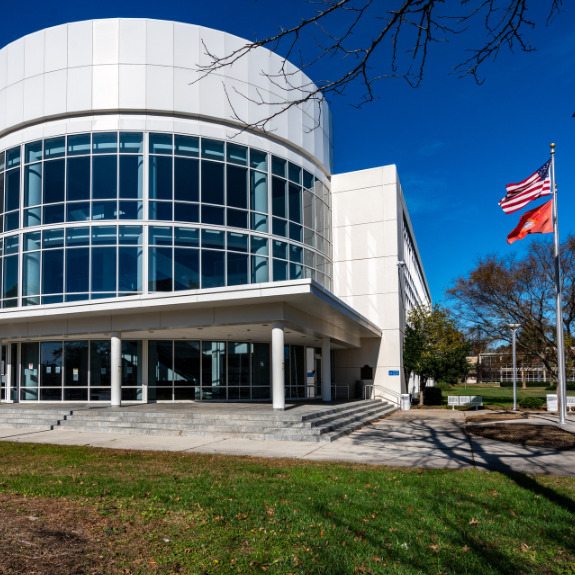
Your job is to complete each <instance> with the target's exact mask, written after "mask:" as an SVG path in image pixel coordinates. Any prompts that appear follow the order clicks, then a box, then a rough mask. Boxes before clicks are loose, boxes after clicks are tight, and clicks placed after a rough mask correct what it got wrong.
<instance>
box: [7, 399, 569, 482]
mask: <svg viewBox="0 0 575 575" xmlns="http://www.w3.org/2000/svg"><path fill="white" fill-rule="evenodd" d="M556 419H557V418H556V416H553V415H546V414H543V415H542V416H541V417H540V418H531V417H530V420H529V423H535V424H539V425H553V424H556V423H557V422H556ZM568 421H569V424H568V426H567V427H566V429H567V430H569V431H571V432H575V417H574V415H569V417H568ZM525 422H526V420H516V421H515V423H525ZM0 441H15V442H21V443H47V444H55V445H86V446H92V447H106V448H114V449H137V450H156V451H181V452H188V453H221V454H227V455H247V456H254V457H270V458H276V457H277V458H282V457H287V458H295V459H301V460H304V461H346V462H353V463H365V464H373V465H389V466H408V467H421V468H428V469H430V468H434V469H472V468H476V469H482V470H493V471H503V472H526V473H541V474H549V475H564V476H575V450H571V451H558V450H554V449H543V448H536V447H523V446H520V445H513V444H510V443H503V442H499V441H493V440H490V439H485V438H482V437H475V436H471V435H468V434H467V433H466V432H465V412H461V411H451V410H445V409H442V410H439V409H438V410H411V411H404V412H401V411H399V412H395V413H394V414H393V415H391V416H390V417H387V418H385V419H383V420H380V421H378V422H376V423H374V424H373V425H370V426H367V427H364V428H362V429H360V430H358V431H355V432H354V433H352V434H351V435H348V436H347V437H344V438H342V439H339V440H337V441H335V442H333V443H310V442H300V441H270V440H253V439H237V438H230V437H226V436H205V437H177V436H176V437H174V436H169V437H167V436H160V435H128V434H123V433H81V432H76V431H73V432H72V431H35V430H31V429H12V428H0Z"/></svg>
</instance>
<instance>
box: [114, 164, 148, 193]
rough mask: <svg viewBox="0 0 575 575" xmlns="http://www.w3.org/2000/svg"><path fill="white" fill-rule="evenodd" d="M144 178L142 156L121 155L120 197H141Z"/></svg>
mask: <svg viewBox="0 0 575 575" xmlns="http://www.w3.org/2000/svg"><path fill="white" fill-rule="evenodd" d="M143 179H144V159H143V157H142V156H120V198H130V199H140V198H141V197H142V190H143V185H144V184H143Z"/></svg>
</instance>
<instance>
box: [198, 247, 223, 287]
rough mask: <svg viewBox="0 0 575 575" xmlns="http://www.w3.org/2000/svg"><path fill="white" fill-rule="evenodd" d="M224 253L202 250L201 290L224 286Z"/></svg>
mask: <svg viewBox="0 0 575 575" xmlns="http://www.w3.org/2000/svg"><path fill="white" fill-rule="evenodd" d="M225 266H226V262H225V252H217V251H212V250H202V289H206V288H215V287H221V286H224V285H226V277H225V275H226V274H225V272H226V270H225Z"/></svg>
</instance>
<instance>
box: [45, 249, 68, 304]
mask: <svg viewBox="0 0 575 575" xmlns="http://www.w3.org/2000/svg"><path fill="white" fill-rule="evenodd" d="M63 291H64V250H62V249H58V250H48V251H44V252H42V293H43V294H50V293H62V292H63Z"/></svg>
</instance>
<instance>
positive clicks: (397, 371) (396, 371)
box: [389, 369, 399, 375]
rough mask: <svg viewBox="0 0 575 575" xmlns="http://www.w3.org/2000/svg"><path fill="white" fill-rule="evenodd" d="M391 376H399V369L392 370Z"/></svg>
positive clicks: (390, 371)
mask: <svg viewBox="0 0 575 575" xmlns="http://www.w3.org/2000/svg"><path fill="white" fill-rule="evenodd" d="M389 375H399V369H390V370H389Z"/></svg>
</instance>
